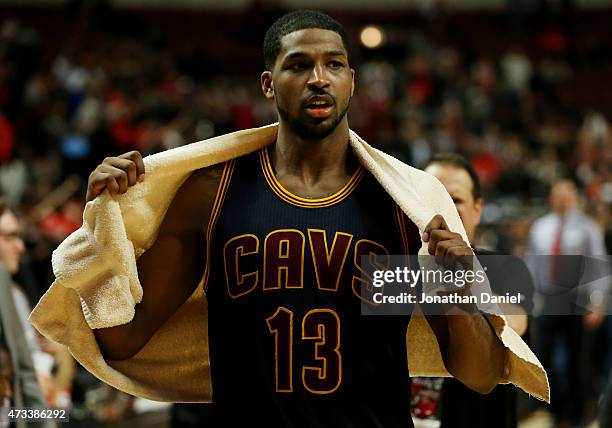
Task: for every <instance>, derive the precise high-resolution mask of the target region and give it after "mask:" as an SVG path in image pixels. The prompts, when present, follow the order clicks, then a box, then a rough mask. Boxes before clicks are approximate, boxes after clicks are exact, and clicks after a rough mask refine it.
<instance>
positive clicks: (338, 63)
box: [329, 61, 344, 68]
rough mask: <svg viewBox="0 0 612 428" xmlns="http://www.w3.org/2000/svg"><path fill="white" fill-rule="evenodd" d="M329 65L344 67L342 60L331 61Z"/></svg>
mask: <svg viewBox="0 0 612 428" xmlns="http://www.w3.org/2000/svg"><path fill="white" fill-rule="evenodd" d="M329 66H330V67H331V68H340V67H344V64H343V63H341V62H340V61H330V62H329Z"/></svg>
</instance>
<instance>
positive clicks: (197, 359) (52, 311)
mask: <svg viewBox="0 0 612 428" xmlns="http://www.w3.org/2000/svg"><path fill="white" fill-rule="evenodd" d="M276 133H277V124H273V125H269V126H265V127H262V128H256V129H250V130H244V131H238V132H234V133H232V134H227V135H223V136H219V137H215V138H212V139H209V140H205V141H200V142H197V143H193V144H190V145H187V146H182V147H179V148H176V149H172V150H168V151H165V152H162V153H158V154H155V155H152V156H148V157H146V158H145V159H144V162H145V168H146V177H145V180H144V181H143V182H142V183H138V184H136V185H135V186H133V187H132V188H130V189H129V191H128V192H126V193H125V194H123V195H118V196H110V195H109V193H108V192H106V191H105V192H103V193H102V194H101V195H100V196H98V197H97V198H96V199H94V200H93V201H91V202H89V203H88V204H87V206H86V207H85V212H84V214H83V226H82V227H81V228H80V229H79V230H77V231H76V232H74V233H73V234H72V235H70V236H69V237H68V238H66V240H65V241H64V242H62V243H61V244H60V245H59V247H58V248H57V249H56V250H55V251H54V253H53V259H52V263H53V272H54V274H55V277H56V279H55V281H54V283H53V284H52V285H51V288H50V289H49V290H48V291H47V293H45V295H44V296H43V297H42V298H41V300H40V301H39V302H38V305H37V306H36V308H35V309H34V311H33V312H32V315H31V321H32V323H33V324H34V326H35V327H36V328H37V329H38V330H39V331H40V332H41V333H42V334H44V335H45V336H47V337H49V338H50V339H52V340H55V341H57V342H59V343H62V344H64V345H66V346H67V347H68V348H69V349H70V351H71V352H72V354H73V355H74V357H75V358H76V359H77V360H78V361H79V362H80V363H81V364H82V365H83V366H84V367H85V368H86V369H87V370H89V371H90V372H92V373H93V374H94V375H96V376H97V377H98V378H100V379H102V380H103V381H104V382H106V383H108V384H110V385H112V386H114V387H115V388H117V389H119V390H122V391H125V392H127V393H129V394H133V395H136V396H140V397H143V398H148V399H152V400H159V401H177V402H181V401H182V402H205V401H210V399H211V394H212V385H211V380H210V361H209V353H208V324H207V323H208V319H207V301H206V296H205V294H204V293H203V290H202V287H198V289H197V290H196V291H195V292H194V294H193V295H192V296H191V297H190V298H189V299H188V301H187V302H186V303H185V304H184V305H183V306H182V307H181V308H180V309H179V310H178V311H177V312H176V313H175V314H174V315H173V316H172V318H171V319H170V320H168V321H167V322H166V323H165V324H164V325H163V326H162V327H161V328H160V329H159V330H158V331H157V332H156V333H155V335H154V336H153V338H151V340H150V341H149V342H148V343H147V344H146V345H145V347H144V348H143V349H142V350H141V351H140V352H139V353H138V354H137V355H135V356H134V357H132V358H130V359H128V360H124V361H105V360H104V358H103V357H102V355H101V353H100V350H99V348H98V345H97V343H96V340H95V337H94V335H93V333H92V329H94V328H103V327H112V326H116V325H120V324H125V323H128V322H129V321H130V320H131V319H132V318H133V316H134V306H135V305H136V304H137V303H138V302H140V300H141V299H142V287H141V285H140V282H139V280H138V274H137V269H136V260H137V258H138V257H139V256H140V255H142V253H143V252H144V251H146V250H147V249H148V248H150V247H151V245H152V244H153V243H154V242H155V239H156V234H157V230H158V228H159V226H160V224H161V221H162V219H163V216H164V214H165V212H166V210H167V208H168V206H169V204H170V202H171V201H172V198H173V197H174V195H175V193H176V191H177V189H178V188H179V187H180V185H181V184H182V183H183V182H184V180H185V179H186V178H187V177H188V176H189V175H190V174H191V173H192V172H193V171H194V170H196V169H199V168H203V167H206V166H209V165H214V164H218V163H221V162H224V161H227V160H229V159H233V158H236V157H238V156H242V155H245V154H247V153H250V152H253V151H255V150H257V149H259V148H261V147H264V146H266V145H268V144H271V143H273V142H274V141H275V140H276ZM350 145H351V147H352V149H353V151H354V153H355V155H356V156H357V158H358V159H359V161H360V162H361V163H362V164H363V165H364V166H365V167H366V168H367V169H368V170H369V171H370V172H371V173H372V174H373V175H374V177H376V179H377V180H378V181H379V182H380V184H381V185H382V187H383V188H384V189H385V190H386V191H387V192H388V193H389V195H390V196H391V197H392V198H393V199H394V200H395V201H396V202H397V203H398V205H399V206H400V207H401V208H402V210H403V211H404V212H405V213H406V214H407V215H408V217H409V218H410V219H411V220H412V221H413V222H414V223H415V224H416V226H417V227H418V228H419V230H420V231H421V232H422V231H423V229H424V227H425V226H426V225H427V223H428V222H429V221H430V220H431V218H432V217H433V216H434V215H435V214H441V215H442V216H443V217H444V218H445V219H446V222H447V223H448V226H449V227H450V229H451V230H453V231H455V232H457V233H460V234H461V235H462V236H463V239H464V240H466V241H467V236H466V234H465V230H464V228H463V225H462V223H461V220H460V218H459V215H458V214H457V210H456V209H455V206H454V204H453V202H452V200H451V198H450V196H449V195H448V193H447V192H446V190H445V189H444V187H443V186H442V184H440V182H439V181H438V180H436V179H435V178H434V177H433V176H431V175H429V174H427V173H425V172H423V171H420V170H417V169H415V168H412V167H410V166H408V165H405V164H404V163H402V162H400V161H399V160H397V159H395V158H393V157H391V156H389V155H387V154H385V153H383V152H381V151H379V150H377V149H375V148H373V147H371V146H369V145H368V144H367V143H366V142H365V141H363V140H362V139H361V138H360V137H359V136H358V135H357V134H355V133H354V132H353V131H351V132H350ZM426 252H427V250H426V246H425V245H424V246H423V247H422V248H421V250H420V254H424V253H426ZM423 287H424V288H426V287H427V284H423ZM481 309H482V310H486V311H488V312H491V311H494V310H493V309H494V308H493V309H492V308H490V307H489V308H481ZM487 317H488V319H489V321H490V323H491V324H492V325H493V327H494V329H495V332H496V334H497V336H498V337H499V338H500V339H501V341H502V343H503V344H504V346H505V347H506V348H507V356H506V362H505V370H504V379H503V380H502V383H512V384H514V385H516V386H518V387H520V388H521V389H523V390H524V391H526V392H527V393H529V394H531V395H533V396H535V397H537V398H539V399H541V400H546V401H549V387H548V380H547V376H546V372H545V371H544V369H543V368H542V365H541V364H540V362H539V361H538V360H537V358H536V357H535V355H534V354H533V353H532V352H531V350H530V349H529V347H528V346H527V345H526V344H525V343H524V342H523V341H522V339H521V338H520V337H519V336H518V335H517V334H516V333H515V332H514V331H513V330H512V329H511V328H509V327H507V326H506V321H505V319H504V317H503V316H500V315H487ZM406 340H407V347H408V361H409V367H410V373H411V375H412V376H450V375H449V373H448V371H447V370H446V369H445V367H444V364H443V362H442V358H441V355H440V350H439V348H438V344H437V341H436V338H435V335H434V334H433V332H432V330H431V329H430V327H429V325H428V323H427V321H426V320H425V318H424V317H423V316H422V315H413V316H412V318H411V321H410V325H409V328H408V333H407V339H406ZM474 358H478V356H477V355H475V356H474ZM486 363H487V362H486V361H483V362H482V364H483V367H486Z"/></svg>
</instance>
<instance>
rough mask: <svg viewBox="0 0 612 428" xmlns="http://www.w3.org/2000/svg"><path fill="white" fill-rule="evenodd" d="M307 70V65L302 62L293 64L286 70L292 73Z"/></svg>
mask: <svg viewBox="0 0 612 428" xmlns="http://www.w3.org/2000/svg"><path fill="white" fill-rule="evenodd" d="M307 68H308V64H306V63H304V62H294V63H293V64H289V65H288V66H287V70H293V71H302V70H306V69H307Z"/></svg>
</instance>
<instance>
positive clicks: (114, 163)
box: [86, 150, 145, 202]
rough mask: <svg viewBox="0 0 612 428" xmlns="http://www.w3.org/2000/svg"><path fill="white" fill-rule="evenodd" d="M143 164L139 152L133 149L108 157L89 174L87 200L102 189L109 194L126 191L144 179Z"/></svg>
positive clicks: (93, 197) (91, 198)
mask: <svg viewBox="0 0 612 428" xmlns="http://www.w3.org/2000/svg"><path fill="white" fill-rule="evenodd" d="M144 173H145V166H144V162H143V161H142V155H141V154H140V152H138V151H136V150H134V151H131V152H127V153H124V154H122V155H121V156H119V157H108V158H106V159H104V161H102V163H101V164H100V165H98V166H97V167H96V169H95V170H94V171H93V172H92V173H91V174H90V175H89V181H88V183H87V197H86V200H87V202H89V201H91V200H93V199H95V197H96V196H98V195H99V194H100V193H102V192H103V191H104V189H108V191H109V192H110V194H111V195H118V194H123V193H125V192H127V189H128V188H129V187H131V186H133V185H134V184H136V183H139V182H141V181H143V180H144Z"/></svg>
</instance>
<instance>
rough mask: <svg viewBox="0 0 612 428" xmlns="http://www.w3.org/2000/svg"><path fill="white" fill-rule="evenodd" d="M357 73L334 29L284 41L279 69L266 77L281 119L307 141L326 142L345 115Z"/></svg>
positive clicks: (266, 90)
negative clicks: (322, 140) (308, 139)
mask: <svg viewBox="0 0 612 428" xmlns="http://www.w3.org/2000/svg"><path fill="white" fill-rule="evenodd" d="M354 75H355V71H354V70H353V69H351V68H350V67H349V64H348V56H347V52H346V49H345V48H344V45H343V43H342V38H341V37H340V35H339V34H338V33H336V32H334V31H330V30H322V29H318V28H310V29H305V30H299V31H295V32H293V33H289V34H287V35H285V36H284V37H283V38H282V39H281V51H280V53H279V55H278V57H277V59H276V63H275V64H274V69H273V70H271V71H265V72H264V73H263V74H262V76H261V84H262V90H263V92H264V95H265V96H266V97H267V98H269V99H272V98H273V99H274V100H275V101H276V107H277V109H278V112H279V116H280V120H281V121H284V122H286V123H287V124H288V125H289V126H290V127H291V128H292V129H293V130H294V132H296V133H297V134H298V135H300V136H301V137H304V138H312V137H315V138H324V137H326V136H327V135H329V134H331V133H332V132H333V131H334V130H335V129H336V127H337V126H338V124H339V123H340V122H341V121H342V120H343V119H344V118H345V117H346V112H347V110H348V106H349V102H350V99H351V96H352V95H353V90H354Z"/></svg>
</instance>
